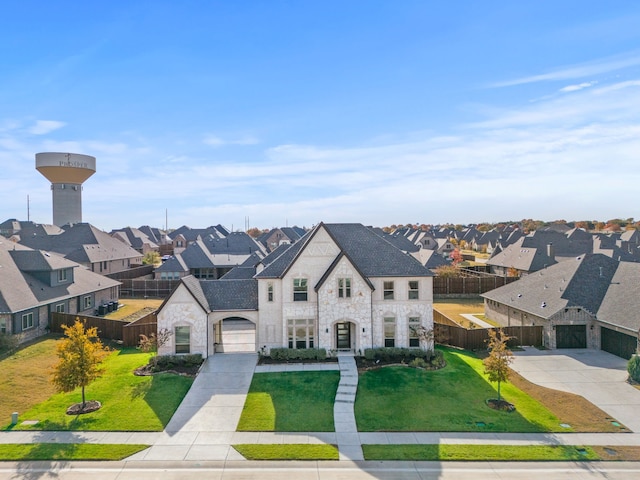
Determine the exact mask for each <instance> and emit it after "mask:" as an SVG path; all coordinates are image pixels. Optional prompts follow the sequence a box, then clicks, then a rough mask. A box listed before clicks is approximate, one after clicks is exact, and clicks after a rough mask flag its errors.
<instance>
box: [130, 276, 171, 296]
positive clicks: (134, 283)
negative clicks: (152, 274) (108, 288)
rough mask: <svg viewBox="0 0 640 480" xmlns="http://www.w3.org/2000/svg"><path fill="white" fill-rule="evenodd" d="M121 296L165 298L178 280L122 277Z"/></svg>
mask: <svg viewBox="0 0 640 480" xmlns="http://www.w3.org/2000/svg"><path fill="white" fill-rule="evenodd" d="M120 281H121V282H122V285H120V297H122V298H166V297H168V296H169V294H170V293H171V292H172V291H173V289H174V288H175V287H176V286H177V285H178V284H179V283H180V280H140V279H131V278H123V279H122V280H120Z"/></svg>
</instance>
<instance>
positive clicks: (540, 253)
mask: <svg viewBox="0 0 640 480" xmlns="http://www.w3.org/2000/svg"><path fill="white" fill-rule="evenodd" d="M525 239H526V237H522V238H520V239H519V240H518V241H517V242H515V243H514V244H512V245H509V246H507V247H505V248H504V250H502V251H500V252H499V253H494V255H492V256H491V257H490V258H489V260H487V265H493V266H498V267H503V268H515V269H516V270H520V271H523V272H537V271H538V270H540V269H542V268H545V267H548V266H549V265H553V264H554V263H557V262H556V260H555V259H553V258H551V257H549V256H548V255H547V251H546V248H536V247H527V246H525Z"/></svg>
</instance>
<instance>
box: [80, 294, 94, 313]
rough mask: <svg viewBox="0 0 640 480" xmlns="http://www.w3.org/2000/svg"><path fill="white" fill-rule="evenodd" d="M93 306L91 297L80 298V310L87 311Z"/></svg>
mask: <svg viewBox="0 0 640 480" xmlns="http://www.w3.org/2000/svg"><path fill="white" fill-rule="evenodd" d="M92 306H93V300H92V299H91V295H85V296H84V297H82V309H83V310H87V309H89V308H91V307H92Z"/></svg>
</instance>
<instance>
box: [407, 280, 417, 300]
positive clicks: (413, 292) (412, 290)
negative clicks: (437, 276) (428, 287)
mask: <svg viewBox="0 0 640 480" xmlns="http://www.w3.org/2000/svg"><path fill="white" fill-rule="evenodd" d="M419 298H420V289H419V288H418V281H417V280H409V300H418V299H419Z"/></svg>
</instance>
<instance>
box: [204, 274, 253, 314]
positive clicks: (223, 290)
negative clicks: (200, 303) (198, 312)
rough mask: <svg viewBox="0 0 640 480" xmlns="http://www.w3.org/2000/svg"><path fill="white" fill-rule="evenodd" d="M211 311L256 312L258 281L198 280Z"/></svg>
mask: <svg viewBox="0 0 640 480" xmlns="http://www.w3.org/2000/svg"><path fill="white" fill-rule="evenodd" d="M200 286H201V288H202V291H203V292H204V295H205V297H206V299H207V301H208V304H209V308H210V309H211V311H212V312H213V311H217V310H258V281H257V280H255V279H242V280H200Z"/></svg>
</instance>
